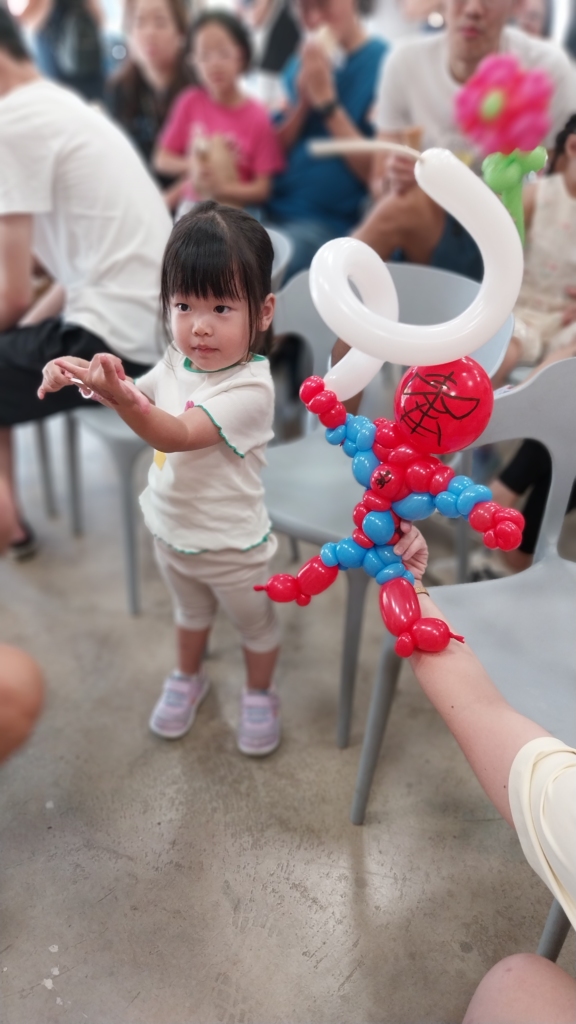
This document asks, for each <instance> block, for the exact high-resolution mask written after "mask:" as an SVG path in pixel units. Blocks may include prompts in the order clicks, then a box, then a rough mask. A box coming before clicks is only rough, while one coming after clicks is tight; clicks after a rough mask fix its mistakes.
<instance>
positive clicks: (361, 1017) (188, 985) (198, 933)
mask: <svg viewBox="0 0 576 1024" xmlns="http://www.w3.org/2000/svg"><path fill="white" fill-rule="evenodd" d="M52 431H53V434H54V437H53V451H54V453H55V454H56V456H58V452H59V450H60V449H59V443H58V424H57V423H54V424H52ZM20 444H21V454H22V463H23V472H22V491H23V495H24V499H25V503H26V507H27V510H28V512H29V514H30V516H31V518H32V520H33V522H34V523H35V525H36V526H37V528H38V532H39V534H40V537H41V540H42V545H43V546H42V552H41V554H40V555H39V556H38V557H37V558H36V559H35V560H34V561H32V562H30V563H28V564H26V565H21V566H17V565H15V564H13V563H10V562H8V561H4V562H3V563H2V564H1V565H0V601H1V605H0V607H1V622H2V627H1V628H2V639H3V640H6V641H9V642H12V643H15V644H20V645H22V646H23V647H25V648H26V649H27V650H29V651H30V652H31V653H33V654H34V655H35V656H36V657H37V658H38V659H39V661H40V662H41V663H42V665H43V666H44V668H45V672H46V677H47V684H48V695H47V702H46V709H45V713H44V715H43V718H42V720H41V722H40V724H39V726H38V729H37V731H36V734H35V735H34V737H33V739H32V740H31V742H30V743H29V744H28V745H27V747H26V748H25V749H24V750H22V751H21V752H20V753H19V754H18V755H17V756H16V757H14V758H13V759H12V760H11V761H10V762H9V763H8V764H7V765H5V766H4V767H3V768H2V770H1V772H0V791H1V792H0V830H1V833H0V835H1V838H0V850H1V853H0V907H1V925H0V1020H1V1021H2V1024H52V1022H62V1024H81V1022H82V1021H88V1022H90V1024H120V1022H131V1024H136V1022H142V1024H216V1022H226V1024H269V1022H270V1024H271V1022H283V1024H308V1022H314V1024H333V1022H342V1024H364V1022H382V1024H388V1022H389V1024H416V1022H456V1021H459V1020H460V1019H461V1017H462V1015H463V1012H464V1009H465V1007H466V1005H467V1002H468V1000H469V998H470V996H471V994H472V992H473V990H474V988H475V986H476V985H477V983H478V982H479V980H480V979H481V977H482V976H483V974H484V973H485V972H486V971H487V970H488V969H489V967H490V966H491V965H492V964H494V963H495V962H496V961H497V960H499V959H500V958H501V957H503V956H506V955H507V954H510V953H513V952H517V951H520V950H535V948H536V945H537V942H538V937H539V933H540V931H541V929H542V926H543V923H544V920H545V918H546V914H547V911H548V908H549V905H550V902H551V900H550V896H549V894H548V891H547V890H546V888H545V887H544V885H543V884H542V883H541V882H540V880H539V879H538V878H537V877H536V876H535V875H534V874H533V873H532V871H531V869H530V868H529V867H528V865H527V864H526V863H525V861H524V859H523V856H522V853H521V850H520V847H519V844H518V842H517V840H516V837H515V835H514V833H513V832H512V830H511V829H510V828H509V827H508V826H507V825H506V823H505V822H503V821H502V820H501V819H500V818H499V817H498V815H497V814H496V812H495V811H494V810H493V809H492V807H491V805H490V804H489V802H488V800H487V799H486V797H485V796H484V794H483V792H482V790H481V789H480V787H479V785H478V784H477V782H476V780H475V778H474V777H473V775H472V773H471V771H470V770H469V768H468V766H467V764H466V762H465V761H464V759H463V757H462V755H461V753H460V751H459V750H458V748H457V746H456V744H455V743H454V741H453V740H452V738H451V736H450V735H449V733H448V732H447V730H446V728H445V727H444V725H443V723H442V722H441V720H440V719H439V717H438V716H437V715H436V713H435V712H434V711H433V710H432V708H431V706H430V705H429V703H428V702H427V700H426V699H425V697H424V696H423V694H422V693H421V692H420V690H419V688H418V686H417V684H416V681H415V679H414V677H413V676H412V674H411V672H410V669H409V666H406V668H405V669H404V670H403V674H402V678H401V684H400V688H399V693H398V696H397V699H396V702H395V705H394V708H393V711H392V715H391V720H390V724H389V728H388V733H387V737H386V741H385V745H384V750H383V754H382V757H381V761H380V765H379V769H378V773H377V778H376V781H375V785H374V790H373V794H372V799H371V802H370V807H369V812H368V816H367V821H366V825H365V826H364V827H363V828H358V827H354V826H353V825H351V824H350V822H349V820H348V813H349V807H350V801H351V797H352V792H353V787H354V780H355V774H356V768H357V763H358V757H359V752H360V743H361V738H362V731H363V724H364V720H365V716H366V712H367V705H368V700H369V695H370V688H371V680H372V675H373V671H374V667H375V663H376V659H377V655H378V649H379V644H380V639H381V635H382V625H381V621H380V617H379V613H378V608H377V601H376V590H375V589H374V591H373V592H372V593H371V594H370V596H369V599H368V611H367V615H366V621H365V629H364V636H363V642H362V652H361V661H360V669H359V674H358V684H357V695H356V705H355V718H354V729H353V736H352V742H351V745H350V747H349V749H347V750H345V751H341V750H338V749H336V746H335V741H334V731H335V720H336V703H337V677H338V666H339V654H340V631H341V621H342V614H343V599H344V592H343V588H342V587H341V586H339V585H336V586H335V587H334V588H333V589H332V590H331V591H330V592H328V593H327V594H325V595H323V596H322V597H320V598H318V599H316V600H315V601H314V603H313V605H312V606H311V607H310V608H308V609H300V608H297V607H296V606H284V607H281V608H280V612H281V615H282V618H283V622H284V629H285V641H284V647H283V653H282V658H281V663H280V668H279V672H278V685H279V688H280V691H281V694H282V700H283V709H284V740H283V743H282V746H281V748H280V750H279V751H278V752H277V753H276V754H275V755H273V756H272V757H270V758H269V759H266V760H264V761H262V762H258V761H254V760H249V759H247V758H243V757H242V756H241V755H240V754H239V753H237V751H236V748H235V739H234V727H235V722H236V715H237V707H238V696H239V691H240V686H241V682H242V665H241V660H240V657H239V649H238V644H237V641H236V637H235V635H234V632H233V630H232V629H231V627H229V625H228V623H227V622H226V621H225V620H224V619H221V620H219V621H218V623H217V627H216V629H215V633H214V638H213V643H212V653H211V657H210V661H209V672H210V676H211V678H212V680H213V683H214V686H213V689H212V692H211V694H210V695H209V697H208V699H207V700H206V702H205V704H204V705H203V707H202V709H201V711H200V713H199V716H198V719H197V722H196V724H195V726H194V729H193V731H192V733H191V734H190V735H189V736H188V737H186V738H185V739H183V740H181V741H178V742H172V743H169V742H163V741H161V740H159V739H157V738H155V737H153V736H152V735H151V734H150V733H149V732H148V729H147V720H148V715H149V712H150V709H151V707H152V705H153V703H154V700H155V698H156V695H157V692H158V689H159V686H160V684H161V681H162V678H163V676H164V674H165V673H166V671H167V670H168V669H169V668H171V666H172V664H173V648H172V643H173V637H172V626H171V617H170V608H169V603H168V599H167V596H166V594H165V592H164V588H163V585H162V583H161V581H160V579H159V578H158V574H157V572H156V569H155V566H154V564H153V560H152V555H151V546H150V543H149V540H148V538H147V537H146V536H145V531H144V530H142V544H141V556H142V564H143V604H144V610H143V614H142V615H141V616H140V617H139V618H136V619H135V618H131V617H130V616H129V615H128V614H127V613H126V610H125V596H124V580H123V572H122V552H121V545H120V539H119V514H118V507H117V494H116V487H115V482H114V476H113V472H112V469H111V466H110V465H109V463H108V461H107V457H106V455H105V454H104V452H103V451H102V449H101V448H100V447H99V445H98V444H97V442H95V441H93V442H90V441H86V439H84V445H83V470H84V480H85V483H84V495H85V508H86V534H85V536H84V537H83V538H80V539H74V538H72V537H71V536H70V533H69V529H68V527H67V524H66V520H65V518H59V519H57V520H52V521H48V520H47V519H46V518H45V516H44V514H43V512H42V509H41V504H40V497H39V491H38V472H37V466H36V462H35V459H34V453H33V450H32V449H31V439H30V432H29V430H28V428H26V429H25V430H24V431H22V432H21V435H20ZM56 468H57V472H58V479H59V486H60V487H61V485H62V479H61V478H62V473H61V467H60V466H59V465H57V467H56ZM143 469H144V467H143ZM429 531H430V533H429V536H430V540H431V543H432V544H433V545H434V550H435V552H436V553H442V552H443V551H444V552H447V551H448V548H447V547H446V543H447V542H448V541H449V539H450V538H449V531H448V528H447V527H445V526H442V525H439V526H433V525H432V524H431V525H430V527H429ZM567 544H568V548H569V550H570V551H571V552H572V556H574V554H576V529H575V528H574V520H572V523H569V524H568V534H567ZM309 553H310V549H304V550H303V557H307V556H308V554H309ZM276 568H277V569H286V568H289V553H288V546H287V544H285V543H284V542H282V543H281V545H280V550H279V554H278V556H277V564H276ZM574 952H575V943H574V936H573V935H571V936H570V938H569V940H568V942H567V944H566V946H565V949H564V951H563V953H562V956H561V960H560V963H561V964H562V965H563V966H565V967H566V968H567V969H571V967H572V965H573V963H574Z"/></svg>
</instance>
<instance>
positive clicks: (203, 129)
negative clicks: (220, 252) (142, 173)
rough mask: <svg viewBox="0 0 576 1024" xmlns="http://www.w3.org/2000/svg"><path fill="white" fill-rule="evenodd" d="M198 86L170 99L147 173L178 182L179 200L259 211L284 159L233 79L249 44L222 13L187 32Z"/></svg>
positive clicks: (261, 111) (257, 109)
mask: <svg viewBox="0 0 576 1024" xmlns="http://www.w3.org/2000/svg"><path fill="white" fill-rule="evenodd" d="M190 46H191V50H192V61H193V64H194V68H195V71H196V75H197V77H198V80H199V82H200V83H201V84H200V86H199V88H191V89H186V90H185V92H183V93H182V95H181V96H180V97H179V98H178V99H177V100H176V102H175V104H174V106H173V108H172V111H171V113H170V115H169V117H168V122H167V124H166V126H165V128H164V130H163V132H162V134H161V136H160V139H159V142H158V147H157V151H156V156H155V158H154V166H155V167H156V170H157V171H160V172H161V173H163V174H175V175H180V177H181V181H182V188H181V199H183V200H184V202H185V203H186V206H185V207H183V208H182V212H183V210H184V209H190V207H191V205H192V204H193V203H194V202H197V201H198V200H200V199H215V200H217V201H218V202H220V203H225V204H228V205H233V206H259V205H260V204H262V203H264V202H265V201H266V199H267V198H268V196H269V194H270V189H271V183H272V175H273V174H275V173H276V172H277V171H280V170H281V169H282V167H283V164H284V158H283V156H282V151H281V149H280V146H279V145H278V142H277V140H276V137H275V134H274V129H273V127H272V125H271V123H270V119H269V117H268V113H267V111H266V109H265V107H264V106H262V104H261V103H259V102H257V101H256V100H252V99H248V98H247V97H246V96H245V95H244V94H243V93H242V91H241V89H240V84H239V78H240V75H241V74H242V73H243V72H244V71H246V69H247V68H248V67H249V65H250V60H251V56H252V52H251V46H250V39H249V36H248V33H247V31H246V29H245V28H244V26H243V25H242V23H241V22H240V21H238V19H237V18H235V17H234V15H233V14H230V13H229V12H228V11H221V10H215V9H213V10H207V11H205V12H204V13H203V14H200V15H199V17H198V18H197V19H196V21H195V22H194V24H193V25H192V28H191V30H190Z"/></svg>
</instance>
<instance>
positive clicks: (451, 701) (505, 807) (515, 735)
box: [396, 525, 550, 825]
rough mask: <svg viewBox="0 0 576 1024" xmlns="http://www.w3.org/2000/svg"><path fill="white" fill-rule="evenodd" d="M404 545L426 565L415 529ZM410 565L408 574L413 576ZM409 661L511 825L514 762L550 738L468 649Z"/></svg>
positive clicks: (433, 610)
mask: <svg viewBox="0 0 576 1024" xmlns="http://www.w3.org/2000/svg"><path fill="white" fill-rule="evenodd" d="M405 542H406V554H408V557H409V559H410V561H411V563H412V564H414V562H418V560H420V561H422V560H424V561H427V558H428V548H427V544H426V541H425V540H424V537H423V536H422V534H421V533H420V531H419V530H418V529H417V528H416V527H415V526H414V525H412V526H411V527H410V529H409V530H408V532H407V533H406V534H405V536H404V537H403V538H402V540H401V541H399V542H398V544H397V545H396V548H397V549H398V548H400V546H401V545H404V543H405ZM406 554H405V556H404V558H406ZM405 564H406V561H405ZM412 564H409V565H408V568H410V569H411V571H412V572H414V569H413V567H412ZM418 600H419V602H420V608H421V610H422V615H423V616H431V617H434V618H438V619H443V620H444V621H446V617H445V616H444V615H443V614H442V612H441V611H440V610H439V609H438V608H437V607H436V605H435V604H434V602H433V601H432V599H431V598H430V597H428V596H427V595H426V594H421V595H419V598H418ZM410 661H411V664H412V668H413V670H414V673H415V675H416V678H417V679H418V682H419V683H420V686H421V687H422V689H423V690H424V693H425V694H426V696H427V697H428V699H429V700H430V701H431V702H432V704H433V705H434V707H435V708H436V710H437V711H438V713H439V714H440V715H441V716H442V718H443V719H444V721H445V722H446V725H447V726H448V728H449V729H450V732H451V733H452V735H453V736H454V738H455V740H456V742H457V743H458V744H459V746H460V747H461V749H462V751H463V753H464V755H465V757H466V758H467V760H468V761H469V763H470V765H471V767H472V770H473V771H474V773H475V774H476V776H477V778H478V781H479V782H480V785H481V786H482V788H483V789H484V790H485V792H486V794H487V795H488V796H489V798H490V800H491V801H492V803H493V804H494V806H495V807H496V809H497V810H498V811H499V812H500V814H501V815H502V817H503V818H505V819H506V821H507V822H508V823H509V824H510V825H513V821H512V815H511V813H510V805H509V803H508V777H509V775H510V769H511V767H512V762H513V761H514V758H515V757H516V754H517V753H518V751H519V750H521V749H522V747H523V746H525V744H526V743H528V742H529V741H530V740H533V739H536V738H537V737H539V736H549V735H550V734H549V733H548V732H547V731H546V729H543V728H542V727H541V726H540V725H537V723H536V722H532V721H531V720H530V719H529V718H525V717H524V715H521V714H519V712H517V711H515V710H514V708H512V707H510V705H509V704H508V703H507V701H506V700H505V699H504V697H503V696H502V695H501V693H500V692H499V691H498V690H497V689H496V687H495V686H494V683H493V682H492V681H491V679H490V678H489V676H488V674H487V672H486V671H485V669H484V668H483V666H482V665H481V664H480V662H479V661H478V658H477V657H476V655H475V654H474V653H473V651H471V650H470V648H469V647H468V646H467V645H466V644H465V643H464V644H461V643H454V642H451V643H450V644H449V645H448V647H446V648H445V650H443V651H437V652H435V653H434V654H427V653H425V652H424V651H415V653H414V654H413V655H412V657H411V659H410Z"/></svg>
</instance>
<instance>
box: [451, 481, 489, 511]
mask: <svg viewBox="0 0 576 1024" xmlns="http://www.w3.org/2000/svg"><path fill="white" fill-rule="evenodd" d="M491 500H492V491H491V490H490V488H489V487H484V485H483V484H472V486H471V487H466V488H465V490H463V491H462V493H461V494H460V495H459V496H458V502H457V504H456V508H457V509H458V511H459V513H460V515H461V516H468V515H470V513H471V511H472V509H473V508H474V506H475V505H478V504H480V502H481V501H491Z"/></svg>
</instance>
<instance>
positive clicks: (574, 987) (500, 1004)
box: [394, 522, 576, 1024]
mask: <svg viewBox="0 0 576 1024" xmlns="http://www.w3.org/2000/svg"><path fill="white" fill-rule="evenodd" d="M401 529H402V531H403V533H404V536H403V537H402V539H401V540H400V541H399V542H398V544H397V545H396V547H395V548H394V550H395V551H396V553H397V554H399V555H401V556H402V560H403V562H404V564H405V566H406V567H407V568H408V569H410V571H411V572H412V573H413V574H414V577H415V579H416V581H417V582H419V581H421V580H422V576H423V575H424V572H425V570H426V565H427V562H428V548H427V545H426V541H425V540H424V538H423V536H422V534H421V533H420V531H419V530H418V529H417V528H416V527H415V526H414V525H413V524H412V523H406V522H403V523H402V524H401ZM419 591H420V592H419V595H418V600H419V602H420V607H421V609H422V614H423V615H431V616H434V617H437V618H439V619H443V618H444V616H443V614H442V612H441V611H440V610H439V609H438V608H437V607H436V605H435V604H434V602H433V601H432V599H431V598H430V596H429V594H428V591H427V590H425V589H424V588H423V587H421V588H419ZM410 662H411V665H412V668H413V670H414V673H415V675H416V678H417V680H418V682H419V683H420V686H421V687H422V689H423V691H424V693H425V694H426V696H427V697H428V698H429V700H430V701H431V702H432V704H433V705H434V707H435V708H436V710H437V711H438V713H439V714H440V715H441V716H442V718H443V719H444V721H445V722H446V725H447V726H448V728H449V729H450V732H451V733H452V735H453V736H454V738H455V739H456V741H457V743H458V744H459V745H460V747H461V749H462V752H463V753H464V755H465V757H466V758H467V760H468V761H469V763H470V766H471V768H472V770H473V771H474V773H475V774H476V776H477V778H478V781H479V783H480V785H481V786H482V788H483V789H484V791H485V792H486V794H487V795H488V797H489V798H490V800H491V801H492V803H493V804H494V806H495V807H496V810H497V811H499V812H500V814H501V815H502V817H503V818H505V820H506V821H507V822H508V824H509V825H511V826H512V827H513V828H515V829H516V832H517V833H518V839H519V840H520V845H521V847H522V850H523V853H524V855H525V857H526V859H527V861H528V863H529V864H530V866H531V867H532V868H533V869H534V871H535V872H536V874H537V875H539V877H540V878H541V879H542V881H543V882H544V884H545V885H547V886H548V888H549V890H550V891H551V892H552V894H553V896H554V897H555V898H556V899H557V900H558V902H559V903H560V905H561V907H562V909H563V910H564V912H565V914H566V916H567V917H568V919H569V921H570V923H571V925H572V927H573V928H574V927H576V859H575V857H574V851H575V850H576V749H574V748H573V747H570V746H567V744H566V743H562V742H561V740H557V739H555V738H554V737H553V736H551V735H550V733H548V732H547V731H546V729H543V728H542V726H540V725H538V724H537V723H536V722H532V721H531V720H530V719H529V718H526V717H525V716H524V715H521V714H520V713H519V712H518V711H515V710H514V708H512V707H511V706H510V705H509V704H508V702H507V701H506V700H505V699H504V697H503V696H502V694H501V693H500V692H499V691H498V690H497V689H496V687H495V686H494V684H493V683H492V681H491V680H490V678H489V677H488V675H487V673H486V671H485V669H484V668H483V666H482V665H481V664H480V662H479V661H478V658H477V657H476V656H475V654H474V653H473V652H472V651H471V650H470V648H469V647H468V646H467V645H466V644H465V643H464V644H460V643H455V642H454V641H453V640H452V641H450V643H449V644H448V647H447V648H446V649H445V650H444V651H440V652H439V653H434V654H427V653H425V652H423V651H417V652H416V653H415V654H413V655H412V657H411V659H410ZM542 686H543V687H544V686H545V680H542ZM575 1020H576V981H575V980H574V978H572V977H570V975H568V974H567V973H566V972H565V971H563V970H562V969H561V968H560V967H558V965H557V964H555V963H552V962H551V961H550V960H546V959H545V958H544V957H542V956H537V955H536V954H533V953H516V954H514V955H512V956H508V957H506V958H505V959H504V960H501V961H500V962H499V963H497V964H496V965H495V966H494V967H492V968H491V970H490V971H489V972H488V974H487V975H486V976H485V977H484V979H483V980H482V981H481V982H480V985H479V986H478V988H477V990H476V992H475V993H474V995H473V997H472V1000H471V1002H470V1005H469V1007H468V1010H467V1011H466V1014H465V1017H464V1024H544V1021H545V1022H546V1024H574V1021H575Z"/></svg>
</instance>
